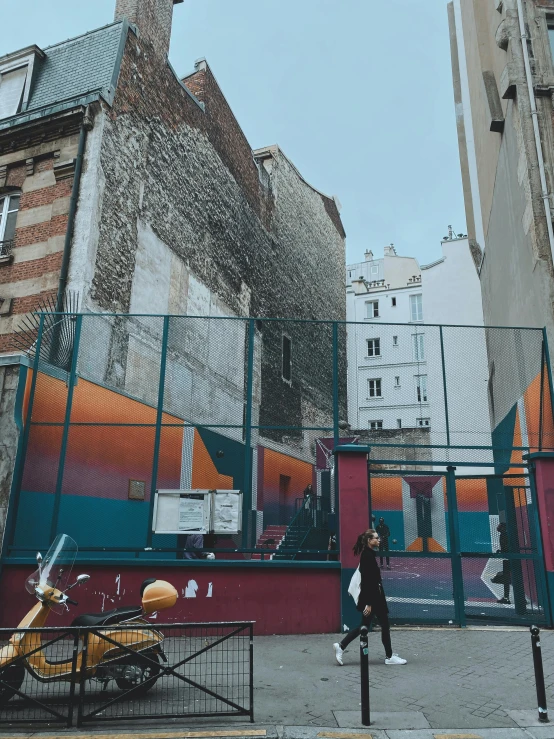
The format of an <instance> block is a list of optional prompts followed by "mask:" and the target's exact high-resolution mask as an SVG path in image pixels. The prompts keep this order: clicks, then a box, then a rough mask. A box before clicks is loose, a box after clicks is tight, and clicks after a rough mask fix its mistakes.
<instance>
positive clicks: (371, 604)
mask: <svg viewBox="0 0 554 739" xmlns="http://www.w3.org/2000/svg"><path fill="white" fill-rule="evenodd" d="M377 549H379V534H378V533H377V532H376V531H375V529H368V530H367V531H366V532H365V533H363V534H360V536H358V540H357V541H356V544H355V545H354V549H353V551H354V554H355V555H358V554H359V555H360V575H361V586H360V595H359V598H358V604H357V606H356V608H357V610H358V611H360V612H361V614H362V621H361V623H360V625H359V626H357V627H356V628H355V629H351V630H350V631H349V632H348V634H346V636H345V637H344V639H343V640H342V641H341V642H336V643H335V644H333V648H334V650H335V659H336V660H337V662H338V663H339V665H342V664H343V660H342V656H343V652H344V650H345V649H346V647H347V646H348V645H349V644H350V642H351V641H353V640H354V639H355V638H356V637H357V636H359V634H360V629H361V627H362V626H367V628H368V629H369V627H370V625H371V622H372V621H373V619H374V618H377V620H378V621H379V623H380V624H381V641H382V642H383V646H384V648H385V664H386V665H405V664H406V662H407V660H405V659H402V657H399V656H398V655H397V654H394V653H393V651H392V646H391V639H390V624H389V615H388V614H389V609H388V606H387V600H386V598H385V591H384V590H383V582H382V580H381V570H380V569H379V566H378V564H377V557H376V554H375V552H376V550H377Z"/></svg>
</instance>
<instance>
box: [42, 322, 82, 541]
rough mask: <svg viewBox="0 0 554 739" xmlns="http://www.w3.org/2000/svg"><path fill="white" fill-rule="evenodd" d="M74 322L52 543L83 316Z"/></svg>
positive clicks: (54, 535) (58, 509)
mask: <svg viewBox="0 0 554 739" xmlns="http://www.w3.org/2000/svg"><path fill="white" fill-rule="evenodd" d="M70 320H75V336H74V338H73V349H72V354H71V369H70V371H69V379H68V386H67V401H66V404H65V417H64V421H63V432H62V443H61V447H60V459H59V462H58V475H57V478H56V492H55V494H54V507H53V509H52V521H51V524H50V541H51V542H52V541H54V539H55V537H56V534H57V530H58V517H59V515H60V504H61V499H62V486H63V475H64V470H65V456H66V454H67V442H68V440H69V426H70V423H71V408H72V406H73V392H74V390H75V384H76V378H77V360H78V358H79V342H80V340H81V328H82V323H83V316H82V315H80V316H77V317H76V318H71V319H70Z"/></svg>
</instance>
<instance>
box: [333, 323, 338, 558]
mask: <svg viewBox="0 0 554 739" xmlns="http://www.w3.org/2000/svg"><path fill="white" fill-rule="evenodd" d="M338 445H339V325H338V323H337V322H336V321H333V452H334V450H335V449H336V448H337V446H338ZM338 466H339V461H338V458H337V455H336V454H333V468H332V480H331V482H332V484H333V488H334V491H333V492H334V497H335V520H336V524H335V527H336V528H335V531H336V536H337V547H338V548H339V550H340V501H339V475H338Z"/></svg>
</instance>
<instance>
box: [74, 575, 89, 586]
mask: <svg viewBox="0 0 554 739" xmlns="http://www.w3.org/2000/svg"><path fill="white" fill-rule="evenodd" d="M87 580H90V575H78V576H77V582H78V583H79V584H81V583H82V582H86V581H87Z"/></svg>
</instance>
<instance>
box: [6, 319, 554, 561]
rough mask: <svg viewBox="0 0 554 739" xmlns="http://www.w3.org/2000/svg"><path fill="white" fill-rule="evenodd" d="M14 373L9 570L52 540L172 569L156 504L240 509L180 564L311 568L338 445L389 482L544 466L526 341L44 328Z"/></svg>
mask: <svg viewBox="0 0 554 739" xmlns="http://www.w3.org/2000/svg"><path fill="white" fill-rule="evenodd" d="M30 356H31V358H32V360H33V362H32V370H31V371H30V372H29V373H28V378H27V389H26V390H27V392H26V396H25V409H24V418H25V431H24V435H23V443H22V454H21V455H20V468H19V469H18V470H16V475H15V477H14V480H15V482H14V495H13V497H12V502H13V504H12V506H11V510H10V516H11V522H10V523H9V527H8V528H9V531H8V537H7V545H8V553H11V554H19V555H23V554H25V553H26V552H34V551H36V549H37V547H39V548H41V547H47V546H48V545H49V543H50V541H51V540H52V539H53V537H54V535H55V534H56V533H57V532H58V531H65V532H67V533H69V534H71V535H72V536H73V537H74V538H75V539H76V540H77V541H79V545H80V548H81V550H82V551H83V550H85V551H87V550H88V551H94V552H95V553H96V555H97V556H100V557H101V556H106V557H110V556H113V552H114V551H117V552H118V554H117V556H118V558H120V559H121V558H125V557H130V558H135V557H149V558H151V557H160V558H167V557H168V556H169V557H173V558H175V557H180V556H183V551H184V550H185V548H187V540H186V537H185V536H182V535H178V534H163V535H162V534H153V533H152V517H153V505H154V496H155V492H156V490H159V489H165V490H167V489H174V490H211V489H217V490H241V491H242V498H243V500H242V519H241V521H240V533H239V534H237V535H230V536H222V535H219V536H218V537H217V538H216V539H214V538H213V537H206V538H205V539H204V541H203V542H202V543H201V546H198V544H196V546H195V549H194V552H193V555H192V556H195V557H197V556H203V555H205V553H206V552H207V551H213V552H215V553H216V555H217V557H218V558H222V559H225V558H236V557H240V558H245V557H246V558H250V557H253V558H255V559H261V558H264V559H267V558H273V557H277V558H288V559H298V558H299V557H302V558H313V559H323V560H325V559H327V558H328V557H329V550H328V547H329V545H330V542H332V537H333V535H334V534H335V533H336V530H337V522H336V518H335V516H336V512H335V507H336V506H335V503H336V501H335V498H336V493H335V480H334V463H333V460H334V456H333V449H334V447H335V446H336V444H337V443H339V442H354V443H355V442H359V443H368V444H369V445H370V446H371V449H372V451H371V459H372V462H373V463H374V464H377V465H378V466H379V465H381V466H384V467H386V466H391V467H400V468H403V469H406V468H410V467H411V466H419V467H420V468H421V467H422V466H423V467H424V468H425V467H426V466H427V468H429V469H432V468H433V467H436V466H440V465H441V464H442V465H444V464H445V463H454V462H456V461H458V462H461V463H463V462H465V463H466V464H470V463H471V464H474V465H476V466H479V465H490V466H498V465H508V466H509V465H510V464H511V463H513V462H514V458H516V460H517V459H519V460H520V461H521V457H522V455H523V454H524V453H526V452H529V451H531V452H532V451H536V450H538V449H552V448H554V424H553V422H552V406H551V399H550V381H549V379H550V378H549V367H548V361H547V359H548V352H547V349H546V346H545V337H544V333H543V331H542V330H534V329H513V328H483V327H454V326H427V325H424V324H419V323H417V324H382V323H380V324H375V323H371V322H365V323H340V322H330V321H300V320H285V319H243V318H228V317H189V316H138V315H137V316H129V315H125V316H122V315H104V314H102V315H97V314H59V315H54V316H53V315H52V314H48V313H45V314H42V316H41V320H40V324H39V326H38V332H37V334H36V339H35V341H34V344H33V347H32V350H31V352H30ZM514 455H515V457H514ZM188 548H189V552H190V547H188ZM202 550H204V551H202ZM299 552H300V554H299ZM186 556H189V555H186Z"/></svg>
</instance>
